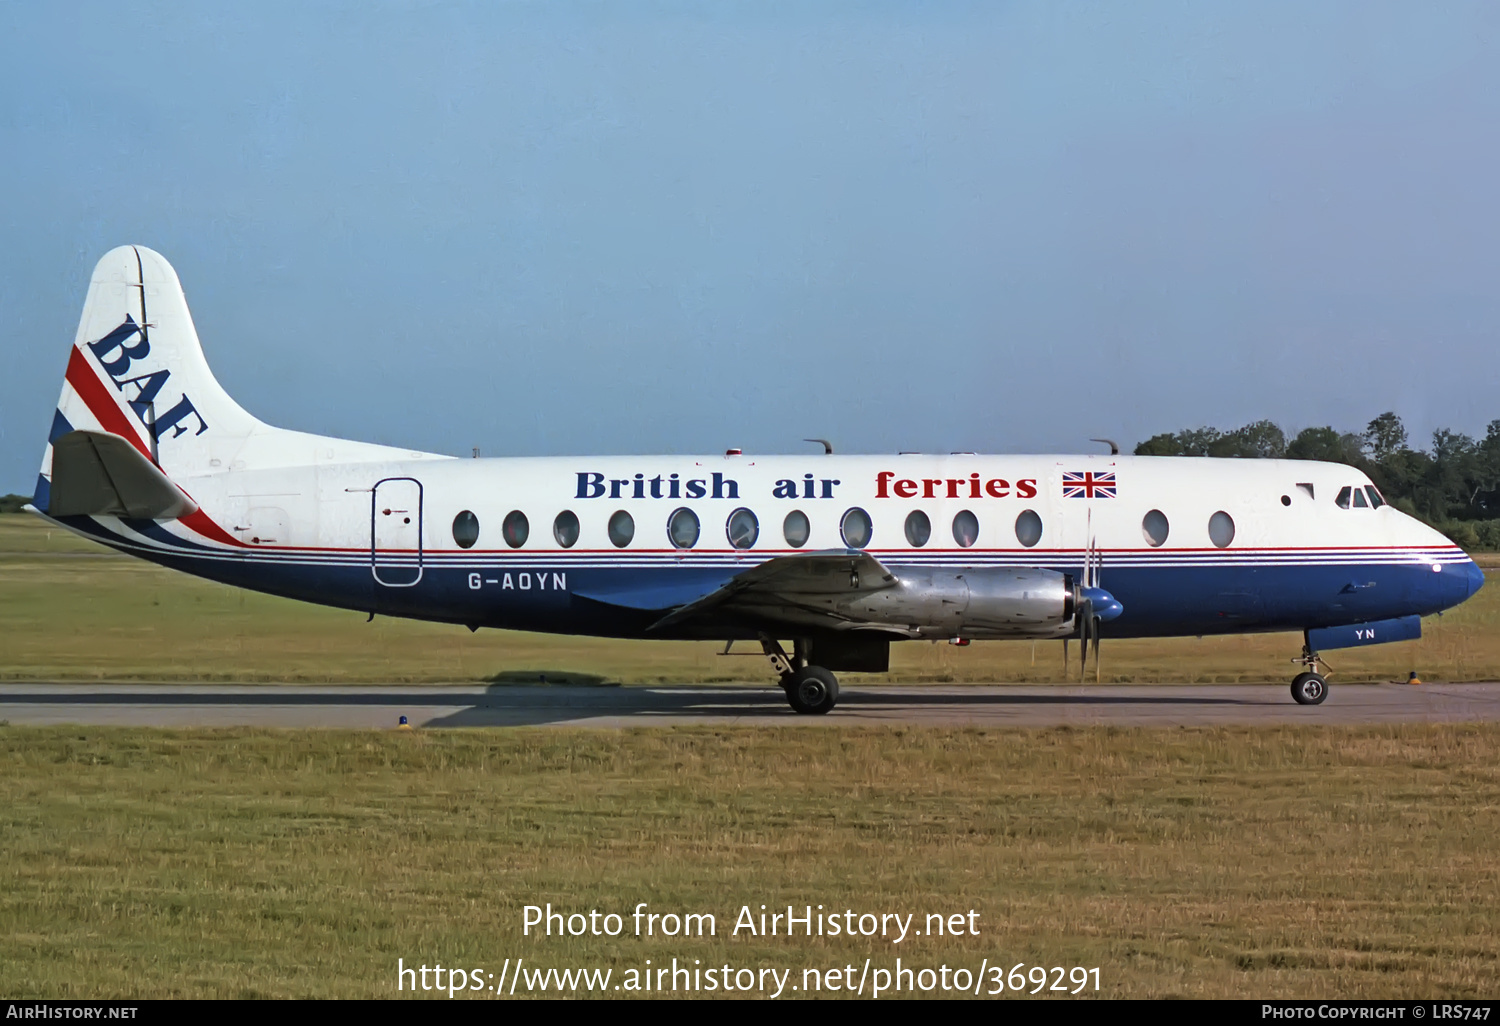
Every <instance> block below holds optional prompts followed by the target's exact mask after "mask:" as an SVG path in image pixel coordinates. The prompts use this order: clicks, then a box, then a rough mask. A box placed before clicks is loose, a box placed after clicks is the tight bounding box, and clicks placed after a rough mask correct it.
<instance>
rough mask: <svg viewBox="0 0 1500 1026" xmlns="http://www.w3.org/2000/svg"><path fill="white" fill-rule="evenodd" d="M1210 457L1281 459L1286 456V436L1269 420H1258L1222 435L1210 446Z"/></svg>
mask: <svg viewBox="0 0 1500 1026" xmlns="http://www.w3.org/2000/svg"><path fill="white" fill-rule="evenodd" d="M1208 455H1210V456H1238V457H1240V458H1242V459H1279V458H1281V457H1282V456H1284V455H1286V435H1285V434H1284V433H1283V432H1282V430H1281V428H1279V427H1277V426H1276V425H1275V424H1273V423H1271V422H1270V421H1269V420H1257V421H1255V422H1254V423H1252V424H1246V425H1245V426H1244V427H1242V428H1240V429H1238V430H1236V431H1230V432H1228V433H1227V434H1223V435H1220V436H1219V437H1218V438H1217V439H1215V440H1214V441H1213V442H1212V443H1211V444H1210V445H1209V447H1208Z"/></svg>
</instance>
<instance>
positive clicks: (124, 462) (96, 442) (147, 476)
mask: <svg viewBox="0 0 1500 1026" xmlns="http://www.w3.org/2000/svg"><path fill="white" fill-rule="evenodd" d="M197 511H198V504H197V503H196V502H194V501H193V500H192V498H191V497H190V496H189V495H188V494H187V493H186V492H184V491H183V490H182V489H181V488H178V487H177V486H176V485H175V484H173V483H172V481H171V479H169V478H168V477H167V475H165V474H163V473H162V472H161V468H160V467H158V466H157V465H156V464H154V463H152V462H151V461H150V460H148V459H147V458H146V457H145V456H143V455H142V454H141V451H140V450H139V449H137V448H136V447H135V446H134V445H132V444H131V443H130V442H129V441H127V440H126V439H124V438H121V437H120V436H119V435H112V434H109V433H107V432H104V431H69V432H68V433H67V434H65V435H62V436H61V437H59V438H58V439H57V440H56V441H55V442H53V443H52V486H51V490H50V491H49V492H48V495H47V515H48V516H53V517H67V516H104V515H110V516H119V517H131V518H134V519H139V520H175V519H176V518H178V517H185V516H189V515H191V514H193V513H196V512H197Z"/></svg>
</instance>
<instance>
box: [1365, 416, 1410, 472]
mask: <svg viewBox="0 0 1500 1026" xmlns="http://www.w3.org/2000/svg"><path fill="white" fill-rule="evenodd" d="M1365 445H1366V446H1367V447H1368V448H1369V450H1370V456H1371V457H1372V458H1373V459H1374V460H1375V462H1376V463H1385V462H1386V461H1387V460H1389V459H1391V458H1392V457H1394V456H1395V455H1396V454H1398V453H1400V452H1404V451H1407V446H1406V427H1405V425H1403V424H1402V423H1401V418H1400V417H1398V416H1396V415H1395V414H1394V413H1392V412H1390V411H1389V410H1387V411H1386V412H1385V413H1382V414H1381V415H1380V416H1378V417H1376V418H1375V419H1374V420H1372V421H1370V424H1369V426H1368V427H1366V428H1365Z"/></svg>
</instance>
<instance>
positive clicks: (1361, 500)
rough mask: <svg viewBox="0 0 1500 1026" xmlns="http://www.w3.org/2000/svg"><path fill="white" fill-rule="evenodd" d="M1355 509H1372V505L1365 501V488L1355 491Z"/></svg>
mask: <svg viewBox="0 0 1500 1026" xmlns="http://www.w3.org/2000/svg"><path fill="white" fill-rule="evenodd" d="M1354 508H1355V509H1369V508H1370V504H1369V503H1368V502H1366V501H1365V490H1364V489H1363V488H1356V489H1354Z"/></svg>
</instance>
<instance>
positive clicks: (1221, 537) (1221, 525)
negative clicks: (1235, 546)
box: [1208, 509, 1234, 549]
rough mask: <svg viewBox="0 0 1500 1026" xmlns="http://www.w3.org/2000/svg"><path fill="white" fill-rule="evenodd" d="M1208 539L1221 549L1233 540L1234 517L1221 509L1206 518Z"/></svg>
mask: <svg viewBox="0 0 1500 1026" xmlns="http://www.w3.org/2000/svg"><path fill="white" fill-rule="evenodd" d="M1208 540H1209V541H1211V542H1213V543H1214V544H1215V545H1217V546H1218V547H1219V548H1221V549H1227V548H1228V547H1229V543H1230V542H1232V541H1234V518H1233V517H1231V516H1230V515H1229V514H1228V513H1225V512H1224V511H1223V510H1222V509H1221V510H1219V512H1217V513H1215V514H1214V515H1213V516H1211V517H1209V518H1208Z"/></svg>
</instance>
